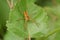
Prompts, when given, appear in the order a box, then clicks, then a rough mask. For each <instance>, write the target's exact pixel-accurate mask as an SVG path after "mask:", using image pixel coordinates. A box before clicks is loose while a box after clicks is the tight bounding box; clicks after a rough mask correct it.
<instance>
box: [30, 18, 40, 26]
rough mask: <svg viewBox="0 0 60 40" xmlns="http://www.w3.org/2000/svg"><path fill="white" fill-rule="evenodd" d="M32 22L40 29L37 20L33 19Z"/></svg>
mask: <svg viewBox="0 0 60 40" xmlns="http://www.w3.org/2000/svg"><path fill="white" fill-rule="evenodd" d="M31 21H32V22H33V23H34V24H35V25H36V26H37V27H39V25H40V24H39V23H37V22H36V21H35V20H32V19H31Z"/></svg>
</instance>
